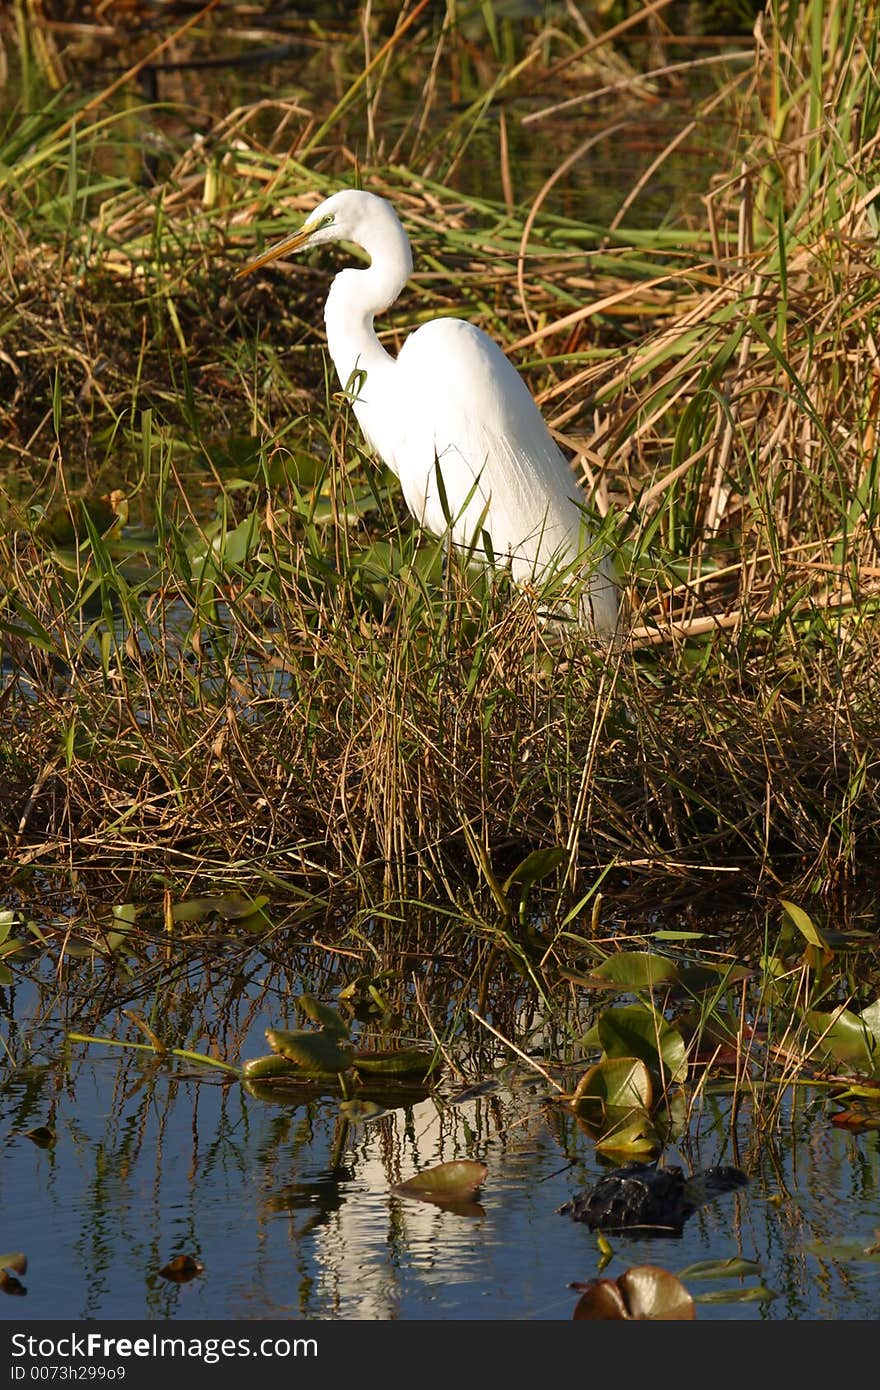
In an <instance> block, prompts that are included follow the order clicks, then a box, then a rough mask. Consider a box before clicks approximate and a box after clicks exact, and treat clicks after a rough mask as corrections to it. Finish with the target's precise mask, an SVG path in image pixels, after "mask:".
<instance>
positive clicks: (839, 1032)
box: [806, 1007, 877, 1075]
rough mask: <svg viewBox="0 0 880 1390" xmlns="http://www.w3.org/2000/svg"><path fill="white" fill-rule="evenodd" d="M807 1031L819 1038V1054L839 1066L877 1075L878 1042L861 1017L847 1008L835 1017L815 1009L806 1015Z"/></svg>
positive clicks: (833, 1014)
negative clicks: (821, 1053)
mask: <svg viewBox="0 0 880 1390" xmlns="http://www.w3.org/2000/svg"><path fill="white" fill-rule="evenodd" d="M806 1023H807V1027H808V1028H809V1029H810V1031H811V1032H812V1033H814V1034H815V1035H816V1037H817V1038H818V1040H819V1042H818V1050H819V1051H820V1052H823V1053H825V1054H826V1055H827V1056H830V1057H831V1058H832V1059H833V1060H834V1061H835V1062H843V1063H844V1064H845V1065H847V1066H852V1067H856V1068H857V1069H858V1070H859V1071H862V1072H867V1073H868V1075H873V1074H874V1073H875V1069H876V1065H877V1040H876V1038H875V1037H874V1034H873V1033H872V1032H871V1030H870V1029H869V1028H868V1026H867V1024H866V1023H864V1022H863V1020H862V1019H861V1018H859V1016H858V1014H854V1013H851V1012H850V1010H849V1009H845V1008H843V1007H841V1008H839V1009H835V1010H834V1011H833V1012H832V1013H830V1014H826V1013H820V1012H819V1011H818V1010H817V1009H811V1010H810V1011H809V1013H807V1015H806Z"/></svg>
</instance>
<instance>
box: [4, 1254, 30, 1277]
mask: <svg viewBox="0 0 880 1390" xmlns="http://www.w3.org/2000/svg"><path fill="white" fill-rule="evenodd" d="M0 1269H11V1270H14V1271H15V1273H16V1274H27V1255H24V1254H22V1252H21V1251H20V1250H13V1251H11V1252H10V1253H8V1254H6V1255H0Z"/></svg>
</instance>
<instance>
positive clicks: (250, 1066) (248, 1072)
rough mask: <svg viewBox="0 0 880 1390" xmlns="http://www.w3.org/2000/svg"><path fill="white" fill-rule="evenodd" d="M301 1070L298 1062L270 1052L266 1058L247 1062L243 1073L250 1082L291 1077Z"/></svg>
mask: <svg viewBox="0 0 880 1390" xmlns="http://www.w3.org/2000/svg"><path fill="white" fill-rule="evenodd" d="M298 1070H299V1068H298V1066H297V1064H296V1062H293V1061H291V1059H290V1058H289V1057H282V1056H281V1055H280V1053H278V1052H270V1053H269V1054H268V1056H266V1057H251V1059H250V1061H248V1062H245V1064H244V1066H243V1067H242V1073H243V1075H244V1076H245V1077H247V1079H248V1080H249V1081H260V1080H265V1078H266V1077H271V1076H291V1075H293V1074H294V1073H296V1072H297V1071H298Z"/></svg>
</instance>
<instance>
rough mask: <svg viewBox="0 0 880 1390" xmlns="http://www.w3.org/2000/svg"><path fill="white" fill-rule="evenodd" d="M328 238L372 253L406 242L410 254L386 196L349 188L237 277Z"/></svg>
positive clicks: (260, 256)
mask: <svg viewBox="0 0 880 1390" xmlns="http://www.w3.org/2000/svg"><path fill="white" fill-rule="evenodd" d="M328 241H351V242H354V244H355V245H356V246H362V247H363V248H364V250H365V251H367V252H369V253H370V254H371V255H372V254H373V253H374V251H375V249H376V247H377V246H379V245H387V244H389V242H390V243H391V244H394V243H398V242H401V241H402V242H404V243H406V247H407V254H408V253H409V244H408V242H407V241H406V233H405V232H404V230H403V228H402V227H401V225H400V221H399V219H398V216H397V213H396V212H395V211H394V208H393V207H392V206H391V204H390V203H389V202H387V201H386V199H385V198H378V197H377V196H376V194H375V193H365V192H363V191H362V190H360V189H356V188H345V189H343V190H342V191H341V192H340V193H334V194H333V195H332V197H330V198H325V199H324V201H323V202H322V203H319V204H318V206H317V207H316V208H315V210H314V212H310V213H309V215H308V217H307V218H306V220H305V222H304V223H303V225H302V226H301V227H300V229H299V231H296V232H293V233H291V235H290V236H287V237H284V239H283V240H282V241H279V242H276V243H275V245H274V246H270V247H269V248H268V249H267V250H266V251H264V252H263V253H262V254H261V255H259V256H257V257H256V258H255V259H254V260H252V261H249V262H248V264H247V265H245V266H243V267H242V268H241V270H239V271H237V272H236V279H239V278H240V277H241V276H243V275H249V274H250V273H251V271H252V270H259V269H260V267H261V266H264V265H268V264H269V263H270V261H276V260H279V259H280V258H281V257H282V256H287V255H290V253H291V252H293V251H301V250H303V249H304V248H305V247H307V246H320V245H321V244H322V243H323V242H328Z"/></svg>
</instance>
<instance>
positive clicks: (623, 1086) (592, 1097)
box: [571, 1057, 654, 1116]
mask: <svg viewBox="0 0 880 1390" xmlns="http://www.w3.org/2000/svg"><path fill="white" fill-rule="evenodd" d="M653 1100H654V1088H653V1086H652V1084H651V1073H650V1072H649V1071H648V1068H647V1067H646V1066H645V1063H644V1062H642V1061H641V1060H640V1059H639V1058H638V1057H606V1058H605V1059H604V1060H603V1061H601V1062H597V1063H596V1064H595V1066H592V1067H590V1068H589V1069H588V1070H587V1071H585V1072H584V1074H583V1076H582V1077H581V1079H580V1081H579V1082H578V1084H577V1086H576V1087H575V1091H574V1095H573V1096H572V1098H571V1107H572V1109H573V1110H575V1111H576V1112H577V1113H578V1114H581V1113H586V1114H587V1115H588V1116H589V1114H590V1112H595V1110H596V1107H597V1106H599V1107H601V1109H602V1110H603V1111H604V1110H605V1109H607V1108H609V1107H612V1108H614V1109H618V1110H633V1109H640V1110H648V1109H650V1107H651V1105H652V1103H653Z"/></svg>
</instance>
